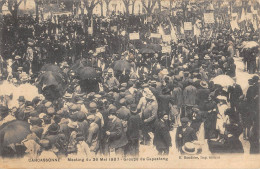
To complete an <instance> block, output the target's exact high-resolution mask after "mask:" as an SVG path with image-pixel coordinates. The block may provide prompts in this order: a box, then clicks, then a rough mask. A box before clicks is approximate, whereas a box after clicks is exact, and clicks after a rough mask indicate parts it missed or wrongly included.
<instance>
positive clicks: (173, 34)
mask: <svg viewBox="0 0 260 169" xmlns="http://www.w3.org/2000/svg"><path fill="white" fill-rule="evenodd" d="M168 19H169V18H168ZM169 22H170V25H171V39H172V41H173V42H175V43H177V42H178V39H177V36H176V31H175V28H174V26H173V25H172V22H171V20H170V19H169Z"/></svg>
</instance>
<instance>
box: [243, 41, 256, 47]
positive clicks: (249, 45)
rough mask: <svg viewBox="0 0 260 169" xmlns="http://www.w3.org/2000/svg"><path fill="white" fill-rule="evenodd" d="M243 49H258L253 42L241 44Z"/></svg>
mask: <svg viewBox="0 0 260 169" xmlns="http://www.w3.org/2000/svg"><path fill="white" fill-rule="evenodd" d="M242 46H243V49H252V48H255V47H259V44H258V43H257V42H255V41H248V42H243V43H242Z"/></svg>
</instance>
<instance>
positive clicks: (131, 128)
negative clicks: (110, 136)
mask: <svg viewBox="0 0 260 169" xmlns="http://www.w3.org/2000/svg"><path fill="white" fill-rule="evenodd" d="M136 108H137V105H136V104H131V105H130V112H131V115H130V117H129V119H128V122H127V131H126V136H127V139H128V144H127V149H126V150H127V154H129V155H130V156H138V155H139V130H141V124H142V120H141V118H140V115H139V114H138V112H137V110H136Z"/></svg>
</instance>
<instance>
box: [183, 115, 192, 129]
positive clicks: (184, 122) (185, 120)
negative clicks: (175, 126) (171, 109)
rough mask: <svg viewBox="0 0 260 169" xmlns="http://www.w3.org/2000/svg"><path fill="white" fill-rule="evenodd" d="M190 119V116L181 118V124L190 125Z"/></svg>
mask: <svg viewBox="0 0 260 169" xmlns="http://www.w3.org/2000/svg"><path fill="white" fill-rule="evenodd" d="M189 121H190V120H189V119H188V117H183V118H181V125H182V127H184V128H185V127H187V126H188V123H189Z"/></svg>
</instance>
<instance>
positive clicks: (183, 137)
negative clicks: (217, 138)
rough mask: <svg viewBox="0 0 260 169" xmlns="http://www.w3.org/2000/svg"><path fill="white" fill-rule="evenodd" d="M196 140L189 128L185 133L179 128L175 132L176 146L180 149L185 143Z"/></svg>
mask: <svg viewBox="0 0 260 169" xmlns="http://www.w3.org/2000/svg"><path fill="white" fill-rule="evenodd" d="M194 140H197V136H196V133H195V130H194V129H193V128H191V127H189V126H188V127H187V128H186V130H185V131H183V127H182V126H180V127H178V128H177V131H176V146H177V148H178V149H180V148H181V147H182V146H183V145H184V144H185V143H187V142H192V141H194Z"/></svg>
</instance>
